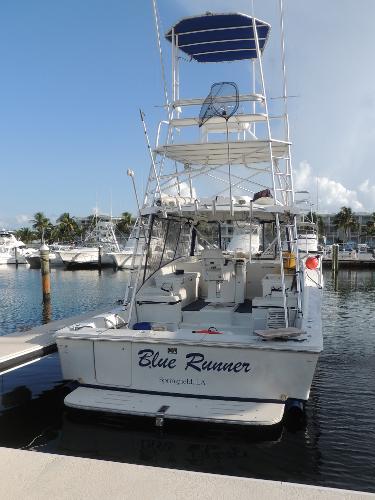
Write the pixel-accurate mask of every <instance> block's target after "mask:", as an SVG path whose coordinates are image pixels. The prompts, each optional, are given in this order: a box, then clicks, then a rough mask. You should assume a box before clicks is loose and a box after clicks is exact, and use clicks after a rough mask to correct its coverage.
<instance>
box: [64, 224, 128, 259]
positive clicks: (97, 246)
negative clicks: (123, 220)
mask: <svg viewBox="0 0 375 500" xmlns="http://www.w3.org/2000/svg"><path fill="white" fill-rule="evenodd" d="M113 251H116V252H119V251H120V246H119V244H118V242H117V239H116V235H115V225H114V224H113V222H111V221H106V220H101V219H100V218H97V220H96V222H95V226H94V228H93V230H92V231H90V232H89V233H88V235H87V236H86V238H85V241H84V245H81V246H75V247H71V248H68V249H60V250H56V251H55V254H56V256H57V257H58V258H59V259H61V261H62V263H63V264H64V265H65V266H66V267H68V268H77V267H98V266H113V259H112V257H111V252H113Z"/></svg>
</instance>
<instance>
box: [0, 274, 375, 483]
mask: <svg viewBox="0 0 375 500" xmlns="http://www.w3.org/2000/svg"><path fill="white" fill-rule="evenodd" d="M39 273H40V271H33V270H27V269H24V268H21V267H20V268H19V269H18V270H16V269H14V268H6V269H4V268H0V303H1V315H0V331H1V332H2V333H7V332H9V331H14V330H20V329H25V328H26V327H29V326H32V325H35V324H38V323H41V322H42V321H43V319H44V320H45V319H46V317H45V316H46V315H44V316H43V311H42V308H41V304H40V282H39V279H40V276H39ZM126 279H127V275H126V274H125V273H124V272H117V273H115V272H113V271H110V270H109V271H108V270H106V271H103V272H102V273H101V274H99V273H98V272H97V271H76V272H71V271H63V270H54V271H53V274H52V287H53V307H52V318H53V319H55V318H59V317H62V316H67V315H70V314H77V313H79V312H81V311H86V310H90V309H92V308H95V307H99V306H102V305H106V304H108V305H110V304H113V303H114V302H115V301H116V300H117V299H119V298H121V296H122V295H123V290H124V284H125V282H126ZM325 279H326V288H325V292H324V305H323V327H324V337H325V346H324V352H323V354H322V355H321V357H320V360H319V364H318V369H317V372H316V375H315V378H314V382H313V387H312V392H311V397H310V400H309V402H308V404H307V420H306V424H305V425H304V426H302V428H300V429H299V430H296V429H291V428H289V429H288V428H287V427H285V426H284V427H281V426H280V427H279V428H276V429H273V430H272V431H269V432H267V433H265V432H259V431H257V430H252V429H245V430H244V429H240V430H239V429H236V428H228V427H216V426H207V425H199V424H189V425H186V424H181V423H180V424H176V425H168V424H167V426H166V428H165V429H164V430H163V431H158V430H156V429H155V428H154V427H153V426H152V424H151V423H150V422H149V421H144V420H140V419H138V420H122V421H113V422H111V423H109V422H108V421H106V422H98V420H95V419H90V420H89V419H87V418H86V417H84V418H83V417H80V418H74V419H72V418H70V417H68V416H67V415H66V413H65V411H64V407H63V398H64V395H65V394H67V392H69V390H70V387H69V386H68V385H66V384H64V383H63V382H62V380H61V373H60V369H59V364H58V358H57V355H51V356H48V357H46V358H44V359H43V360H41V361H40V362H38V363H34V364H32V365H29V366H26V367H25V368H23V369H20V370H18V371H15V372H12V373H9V374H7V375H4V376H3V377H0V383H1V389H2V400H1V401H2V411H1V413H0V445H1V446H8V447H14V448H24V449H31V450H38V451H42V452H43V451H44V452H52V453H62V454H67V455H69V454H70V455H76V456H85V457H92V458H101V459H109V460H115V461H123V462H130V463H137V464H144V465H153V466H160V467H171V468H178V469H186V470H196V471H203V472H213V473H218V474H229V475H237V476H244V477H258V478H263V479H272V480H282V481H292V482H299V483H307V484H316V485H324V486H332V487H338V488H348V489H358V490H364V491H372V492H375V419H374V415H373V411H374V408H375V379H374V375H373V370H374V366H375V351H374V345H375V314H374V313H375V272H373V271H352V272H350V271H340V273H339V276H338V279H337V281H336V282H334V281H332V279H331V276H330V273H328V272H327V273H326V276H325Z"/></svg>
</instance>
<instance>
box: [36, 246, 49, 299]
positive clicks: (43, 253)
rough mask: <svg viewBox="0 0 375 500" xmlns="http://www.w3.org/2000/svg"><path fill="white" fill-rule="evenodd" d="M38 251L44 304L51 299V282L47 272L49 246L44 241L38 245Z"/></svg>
mask: <svg viewBox="0 0 375 500" xmlns="http://www.w3.org/2000/svg"><path fill="white" fill-rule="evenodd" d="M39 253H40V269H41V271H42V290H43V303H44V304H46V303H47V302H49V301H50V300H51V282H50V272H49V248H48V246H47V245H46V244H45V243H43V245H42V246H41V247H40V249H39Z"/></svg>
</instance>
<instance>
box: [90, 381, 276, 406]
mask: <svg viewBox="0 0 375 500" xmlns="http://www.w3.org/2000/svg"><path fill="white" fill-rule="evenodd" d="M80 387H86V388H87V389H99V390H103V391H117V392H130V393H135V394H149V395H150V396H170V397H173V398H189V399H210V400H213V401H240V402H244V403H274V404H285V401H283V400H281V399H263V398H228V397H226V396H204V395H202V394H182V393H180V392H179V393H176V392H159V391H142V390H140V389H127V388H123V387H113V386H108V385H94V384H80Z"/></svg>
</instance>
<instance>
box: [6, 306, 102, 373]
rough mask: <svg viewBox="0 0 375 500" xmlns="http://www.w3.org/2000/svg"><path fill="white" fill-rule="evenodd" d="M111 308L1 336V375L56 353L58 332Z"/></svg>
mask: <svg viewBox="0 0 375 500" xmlns="http://www.w3.org/2000/svg"><path fill="white" fill-rule="evenodd" d="M110 308H111V306H107V307H106V308H105V309H104V308H103V307H102V308H101V309H97V310H95V311H91V312H86V313H85V314H80V315H77V316H73V317H70V318H64V319H59V320H56V321H50V322H49V323H46V324H44V325H40V326H36V327H34V328H32V329H31V330H27V331H25V332H15V333H10V334H8V335H3V336H0V375H4V374H5V373H6V372H8V371H11V370H14V369H16V368H20V367H22V366H25V365H27V364H29V363H31V362H34V361H37V360H38V359H40V358H42V357H43V356H46V355H48V354H51V353H52V352H55V351H56V350H57V347H56V342H55V339H54V336H53V335H54V333H56V331H57V330H59V329H60V328H63V327H64V326H68V325H71V324H73V323H78V322H80V321H86V320H88V319H89V318H92V317H93V316H95V315H96V314H100V313H103V312H105V311H108V309H110Z"/></svg>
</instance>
